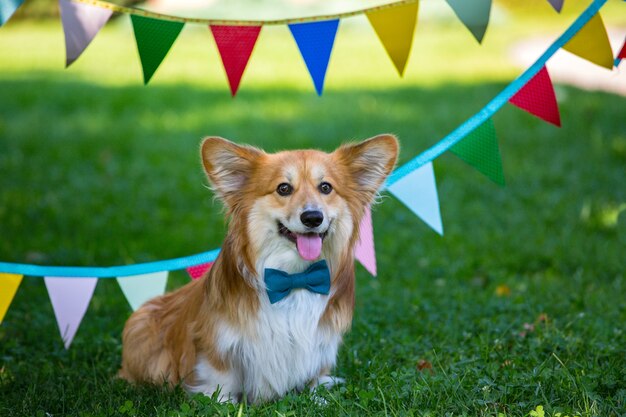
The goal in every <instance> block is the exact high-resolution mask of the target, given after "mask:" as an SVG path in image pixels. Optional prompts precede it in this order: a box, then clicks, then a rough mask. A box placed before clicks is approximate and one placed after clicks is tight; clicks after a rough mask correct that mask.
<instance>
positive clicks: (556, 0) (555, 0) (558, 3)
mask: <svg viewBox="0 0 626 417" xmlns="http://www.w3.org/2000/svg"><path fill="white" fill-rule="evenodd" d="M563 1H564V0H548V2H550V4H551V5H552V7H554V10H556V11H557V12H559V13H561V9H562V8H563Z"/></svg>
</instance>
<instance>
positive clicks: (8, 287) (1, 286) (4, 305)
mask: <svg viewBox="0 0 626 417" xmlns="http://www.w3.org/2000/svg"><path fill="white" fill-rule="evenodd" d="M21 282H22V275H17V274H3V273H0V323H2V319H4V315H5V314H6V313H7V310H8V309H9V305H11V301H12V300H13V296H14V295H15V292H16V291H17V287H19V286H20V283H21Z"/></svg>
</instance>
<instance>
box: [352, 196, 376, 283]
mask: <svg viewBox="0 0 626 417" xmlns="http://www.w3.org/2000/svg"><path fill="white" fill-rule="evenodd" d="M354 257H355V258H356V260H357V261H359V262H360V263H361V265H363V266H364V267H365V269H367V271H368V272H369V273H370V274H372V275H373V276H376V251H375V250H374V228H373V227H372V209H371V208H370V207H369V206H368V207H366V208H365V213H364V214H363V218H362V219H361V223H360V224H359V240H358V241H357V242H356V246H355V247H354Z"/></svg>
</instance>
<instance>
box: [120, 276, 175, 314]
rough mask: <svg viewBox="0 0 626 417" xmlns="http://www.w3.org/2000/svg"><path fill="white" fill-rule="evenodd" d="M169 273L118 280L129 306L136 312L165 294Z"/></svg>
mask: <svg viewBox="0 0 626 417" xmlns="http://www.w3.org/2000/svg"><path fill="white" fill-rule="evenodd" d="M167 275H168V271H161V272H153V273H151V274H142V275H135V276H130V277H123V278H117V283H118V284H119V285H120V288H121V289H122V292H123V293H124V296H125V297H126V300H128V304H130V307H131V308H132V309H133V311H136V310H137V309H138V308H139V307H141V305H142V304H143V303H145V302H146V301H148V300H149V299H151V298H154V297H156V296H159V295H163V294H165V287H166V286H167Z"/></svg>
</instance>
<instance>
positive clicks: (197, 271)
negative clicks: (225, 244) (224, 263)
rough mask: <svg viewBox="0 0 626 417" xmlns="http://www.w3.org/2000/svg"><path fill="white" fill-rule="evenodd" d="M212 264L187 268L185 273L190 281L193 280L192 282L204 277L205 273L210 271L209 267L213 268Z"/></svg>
mask: <svg viewBox="0 0 626 417" xmlns="http://www.w3.org/2000/svg"><path fill="white" fill-rule="evenodd" d="M213 263H214V262H207V263H205V264H199V265H194V266H190V267H189V268H187V273H188V274H189V276H190V277H191V279H194V280H195V279H198V278H200V277H202V275H204V273H205V272H206V271H208V270H209V269H211V267H212V266H213Z"/></svg>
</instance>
